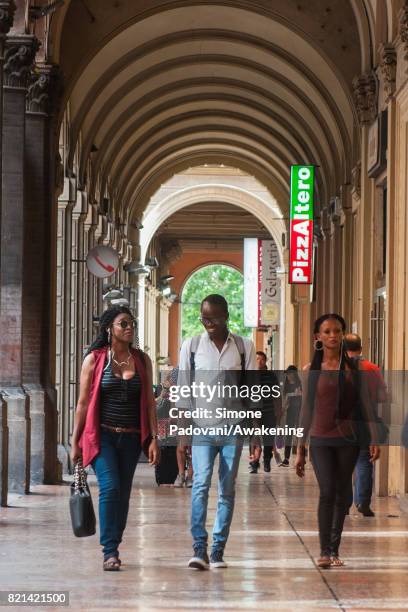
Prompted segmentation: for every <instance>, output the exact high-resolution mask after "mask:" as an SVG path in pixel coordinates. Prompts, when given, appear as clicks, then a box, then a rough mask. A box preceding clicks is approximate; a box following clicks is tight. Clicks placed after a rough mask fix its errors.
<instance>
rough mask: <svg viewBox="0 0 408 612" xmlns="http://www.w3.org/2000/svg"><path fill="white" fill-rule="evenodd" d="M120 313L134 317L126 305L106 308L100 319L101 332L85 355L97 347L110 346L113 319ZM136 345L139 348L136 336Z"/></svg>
mask: <svg viewBox="0 0 408 612" xmlns="http://www.w3.org/2000/svg"><path fill="white" fill-rule="evenodd" d="M120 314H127V315H129V316H130V317H132V318H133V315H132V313H131V312H130V310H129V308H127V307H126V306H112V308H108V310H105V311H104V312H103V313H102V314H101V316H100V319H99V333H98V335H97V337H96V338H95V340H94V341H93V342H92V344H91V345H90V346H89V348H88V350H87V351H86V353H85V357H86V356H87V355H89V353H91V352H92V351H94V350H96V349H101V348H103V347H104V346H109V335H108V329H109V328H110V327H111V325H112V323H113V321H114V320H115V319H116V317H117V316H118V315H120ZM136 347H137V348H139V341H138V339H137V338H136Z"/></svg>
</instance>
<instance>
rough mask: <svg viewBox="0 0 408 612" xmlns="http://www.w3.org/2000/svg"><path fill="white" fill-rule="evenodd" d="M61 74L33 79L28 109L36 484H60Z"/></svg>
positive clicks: (27, 312)
mask: <svg viewBox="0 0 408 612" xmlns="http://www.w3.org/2000/svg"><path fill="white" fill-rule="evenodd" d="M57 86H58V70H57V68H56V67H55V66H49V65H40V66H36V67H35V71H34V72H33V73H32V78H31V83H30V86H29V88H28V95H27V101H26V104H27V107H26V138H25V155H26V169H25V172H26V184H27V189H26V193H25V200H26V207H25V213H24V214H25V221H24V223H25V227H24V287H23V301H24V304H25V306H26V307H25V309H24V312H23V346H24V351H23V386H24V389H25V392H26V393H27V395H28V396H29V398H30V419H31V482H33V483H42V482H44V480H45V481H46V482H49V483H52V482H56V481H57V479H58V463H57V427H58V424H57V406H56V391H55V374H54V371H55V368H54V362H55V337H54V331H53V330H55V282H54V278H55V270H54V262H55V259H56V257H55V254H56V184H55V172H54V170H55V162H56V155H55V151H56V143H57V140H56V134H55V127H54V121H53V115H54V111H55V106H56V100H57V91H58V87H57Z"/></svg>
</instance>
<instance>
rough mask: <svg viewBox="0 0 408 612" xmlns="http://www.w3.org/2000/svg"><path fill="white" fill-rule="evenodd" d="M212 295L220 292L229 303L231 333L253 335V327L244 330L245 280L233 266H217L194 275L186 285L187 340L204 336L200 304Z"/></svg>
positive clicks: (184, 324)
mask: <svg viewBox="0 0 408 612" xmlns="http://www.w3.org/2000/svg"><path fill="white" fill-rule="evenodd" d="M210 293H218V294H220V295H222V296H224V297H225V299H226V300H227V302H228V308H229V313H230V319H229V328H230V330H231V331H232V332H233V333H235V334H239V335H241V336H246V337H250V336H252V328H250V327H244V277H243V276H242V274H241V272H238V270H235V269H234V268H231V267H230V266H224V265H217V264H213V265H210V266H205V267H204V268H200V270H197V272H194V274H192V275H191V276H190V278H189V279H188V281H187V283H186V284H185V286H184V289H183V293H182V297H181V303H182V315H181V328H182V338H183V340H184V338H190V337H191V336H195V335H197V334H200V333H202V331H203V326H202V324H201V323H200V321H199V317H200V305H201V301H202V300H203V299H204V298H205V297H206V296H207V295H209V294H210Z"/></svg>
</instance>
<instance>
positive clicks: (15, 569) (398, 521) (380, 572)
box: [0, 458, 408, 612]
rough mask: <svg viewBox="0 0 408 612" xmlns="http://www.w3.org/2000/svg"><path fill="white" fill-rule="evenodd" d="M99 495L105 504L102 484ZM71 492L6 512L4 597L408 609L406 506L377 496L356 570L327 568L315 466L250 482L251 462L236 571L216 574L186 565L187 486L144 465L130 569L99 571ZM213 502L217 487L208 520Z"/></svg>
mask: <svg viewBox="0 0 408 612" xmlns="http://www.w3.org/2000/svg"><path fill="white" fill-rule="evenodd" d="M245 459H246V458H245ZM90 480H91V481H92V482H93V478H91V479H90ZM92 493H93V496H94V502H95V503H96V498H97V489H96V486H95V485H92ZM68 494H69V489H68V486H56V487H50V486H39V487H35V488H34V489H33V494H31V495H29V496H26V497H13V498H11V499H10V503H11V504H12V506H13V507H10V508H6V509H0V590H6V589H25V590H38V589H41V590H50V589H51V590H53V591H56V590H68V591H70V609H71V610H87V611H89V612H91V611H93V610H110V611H113V610H124V609H127V610H212V609H220V610H305V609H307V610H336V609H337V610H379V609H381V610H397V609H408V579H407V576H408V554H407V550H408V517H407V516H405V515H401V513H400V511H399V506H398V503H397V500H395V499H392V498H388V499H378V498H377V499H376V500H375V502H374V509H375V511H376V517H375V518H372V519H369V518H364V517H362V516H361V515H359V514H357V513H356V512H355V511H354V510H353V511H352V513H351V516H350V517H348V518H347V519H346V527H345V533H344V539H343V545H342V551H341V552H342V555H343V557H344V559H345V561H346V563H347V566H346V567H344V568H341V569H336V570H334V569H330V570H326V571H323V572H322V571H319V570H317V568H316V567H315V565H314V563H313V558H314V557H315V556H316V554H317V553H318V552H319V551H318V540H317V531H316V504H317V495H318V492H317V488H316V485H315V482H314V478H313V476H312V474H311V472H310V470H309V473H308V474H307V478H306V481H305V482H302V481H300V480H298V479H297V477H296V475H295V474H294V472H293V470H292V469H285V468H278V467H275V466H274V467H273V469H272V473H271V474H264V473H261V472H260V473H259V474H257V475H249V474H247V465H246V461H244V459H243V460H242V462H241V468H240V475H239V481H238V486H237V502H236V511H235V516H234V520H233V524H232V530H231V536H230V540H229V543H228V547H227V550H226V556H225V557H226V560H227V561H228V563H229V568H228V569H225V570H218V571H217V570H212V571H208V572H196V571H192V570H189V569H188V568H187V561H188V559H189V557H190V555H191V542H190V536H189V498H190V490H189V489H172V488H163V487H160V488H158V487H157V486H156V485H155V483H154V478H153V470H152V469H151V468H149V467H148V466H147V465H145V464H143V465H140V466H139V467H138V469H137V472H136V477H135V485H134V490H133V495H132V500H131V510H130V516H129V522H128V527H127V530H126V533H125V539H124V543H123V545H122V548H121V557H122V559H123V561H124V567H123V569H122V571H121V572H118V573H108V572H102V570H101V554H100V551H99V545H98V541H97V537H91V538H84V539H77V538H74V537H73V535H72V533H71V527H70V521H69V514H68ZM215 500H216V490H215V488H214V491H213V492H212V495H211V498H210V505H209V523H212V520H213V516H214V508H215ZM13 609H14V610H19V609H21V610H23V609H27V607H25V608H23V607H15V608H13ZM35 609H36V610H39V609H41V608H38V607H37V608H35ZM43 609H45V608H43ZM46 609H48V610H51V609H55V610H57V609H62V608H46Z"/></svg>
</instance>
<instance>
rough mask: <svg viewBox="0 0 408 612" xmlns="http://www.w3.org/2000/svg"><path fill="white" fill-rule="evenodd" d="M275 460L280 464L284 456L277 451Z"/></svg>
mask: <svg viewBox="0 0 408 612" xmlns="http://www.w3.org/2000/svg"><path fill="white" fill-rule="evenodd" d="M275 462H276V465H280V464H281V463H282V457H281V456H280V453H275Z"/></svg>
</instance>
